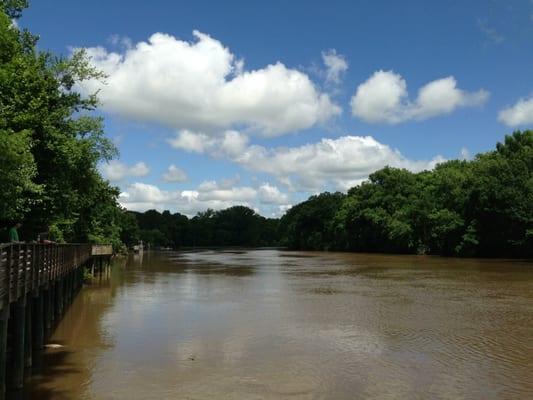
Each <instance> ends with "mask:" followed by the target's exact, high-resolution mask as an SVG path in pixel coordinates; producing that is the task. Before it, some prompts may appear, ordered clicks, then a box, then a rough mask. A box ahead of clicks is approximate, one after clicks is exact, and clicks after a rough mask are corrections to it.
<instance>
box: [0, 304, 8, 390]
mask: <svg viewBox="0 0 533 400" xmlns="http://www.w3.org/2000/svg"><path fill="white" fill-rule="evenodd" d="M8 320H9V304H8V303H7V304H6V303H4V304H3V306H2V310H0V400H4V399H5V396H6V370H7V326H8Z"/></svg>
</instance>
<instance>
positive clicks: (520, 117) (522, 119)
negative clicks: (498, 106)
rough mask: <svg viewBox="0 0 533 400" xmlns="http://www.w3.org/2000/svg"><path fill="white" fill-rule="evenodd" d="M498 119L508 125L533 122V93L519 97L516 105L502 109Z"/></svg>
mask: <svg viewBox="0 0 533 400" xmlns="http://www.w3.org/2000/svg"><path fill="white" fill-rule="evenodd" d="M498 120H499V121H500V122H503V123H504V124H506V125H507V126H518V125H524V124H533V95H532V96H531V97H529V98H528V99H519V100H518V101H517V102H516V103H515V104H514V105H512V106H510V107H507V108H505V109H503V110H501V111H500V113H499V114H498Z"/></svg>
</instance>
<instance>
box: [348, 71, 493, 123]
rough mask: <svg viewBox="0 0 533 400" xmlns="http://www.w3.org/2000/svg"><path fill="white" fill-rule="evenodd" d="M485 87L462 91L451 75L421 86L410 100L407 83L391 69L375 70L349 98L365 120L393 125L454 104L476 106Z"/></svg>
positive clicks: (354, 111)
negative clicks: (473, 90)
mask: <svg viewBox="0 0 533 400" xmlns="http://www.w3.org/2000/svg"><path fill="white" fill-rule="evenodd" d="M488 97H489V93H488V92H487V91H485V90H478V91H476V92H466V91H464V90H461V89H459V88H458V87H457V81H456V80H455V78H454V77H452V76H449V77H447V78H442V79H437V80H434V81H432V82H429V83H427V84H426V85H424V86H422V87H421V88H420V89H419V91H418V96H417V98H416V100H415V101H410V100H409V96H408V92H407V84H406V82H405V80H404V79H403V78H402V77H401V75H399V74H396V73H394V72H393V71H382V70H380V71H376V72H374V74H373V75H372V76H371V77H370V78H368V79H367V80H366V81H365V82H363V83H362V84H360V85H359V86H358V87H357V90H356V92H355V94H354V95H353V97H352V99H351V106H352V114H353V115H354V116H356V117H359V118H361V119H362V120H364V121H366V122H372V123H375V122H385V123H389V124H397V123H400V122H404V121H408V120H424V119H428V118H431V117H435V116H437V115H443V114H448V113H451V112H452V111H454V110H455V109H457V108H458V107H469V106H478V105H481V104H483V103H485V102H486V101H487V99H488Z"/></svg>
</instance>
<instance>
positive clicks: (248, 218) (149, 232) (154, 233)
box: [123, 206, 279, 248]
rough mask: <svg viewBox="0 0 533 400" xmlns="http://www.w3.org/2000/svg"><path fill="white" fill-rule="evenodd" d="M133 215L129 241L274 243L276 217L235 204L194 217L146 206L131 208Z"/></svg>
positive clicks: (198, 244) (173, 244)
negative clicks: (137, 208) (135, 210)
mask: <svg viewBox="0 0 533 400" xmlns="http://www.w3.org/2000/svg"><path fill="white" fill-rule="evenodd" d="M129 214H130V215H131V216H133V217H134V221H132V225H131V227H130V228H131V229H127V230H124V233H126V232H128V235H127V237H123V239H124V241H125V242H126V243H128V244H134V243H136V242H137V241H138V240H142V241H143V242H145V243H147V244H150V245H152V246H155V247H172V248H179V247H204V246H238V247H258V246H276V245H279V240H278V223H279V220H278V219H272V218H265V217H263V216H261V215H259V214H257V213H256V212H255V211H254V210H252V209H250V208H248V207H244V206H235V207H230V208H227V209H225V210H220V211H213V210H207V211H205V212H200V213H198V214H197V215H196V216H194V217H193V218H190V219H189V218H187V217H186V216H185V215H182V214H180V213H175V214H171V213H170V212H169V211H163V212H162V213H160V212H158V211H156V210H148V211H146V212H144V213H138V212H130V213H129Z"/></svg>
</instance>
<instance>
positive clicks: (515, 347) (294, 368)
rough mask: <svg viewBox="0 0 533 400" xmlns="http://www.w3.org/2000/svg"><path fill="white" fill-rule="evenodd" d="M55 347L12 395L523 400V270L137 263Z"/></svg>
mask: <svg viewBox="0 0 533 400" xmlns="http://www.w3.org/2000/svg"><path fill="white" fill-rule="evenodd" d="M123 264H124V263H123ZM51 343H56V344H61V345H62V346H63V347H60V348H48V349H46V351H45V352H44V355H43V356H42V358H39V359H36V360H35V362H34V363H35V364H36V365H35V366H34V374H33V375H32V377H31V378H29V380H28V381H27V382H26V387H25V390H24V391H23V392H21V393H18V394H16V393H11V395H10V398H12V399H38V400H52V399H53V400H63V399H65V400H66V399H68V400H76V399H95V400H96V399H126V400H136V399H154V400H156V399H157V400H161V399H246V400H248V399H484V400H488V399H532V398H533V263H528V262H520V261H501V260H473V259H470V260H468V259H466V260H465V259H447V258H438V257H415V256H387V255H366V254H337V253H313V252H285V251H278V250H250V251H200V252H168V253H146V252H145V253H144V255H143V257H139V256H138V255H137V256H135V257H132V258H130V259H129V260H128V261H127V263H125V265H117V266H115V267H114V269H113V270H112V272H111V275H110V277H108V278H102V280H101V281H100V282H96V283H94V284H92V285H90V286H88V287H86V288H84V289H83V291H82V292H81V293H80V294H79V295H78V297H77V298H76V299H75V301H74V303H73V305H72V306H71V307H70V309H69V310H68V312H67V314H66V315H65V317H64V319H63V320H62V321H61V323H60V324H59V326H58V327H57V329H56V331H55V333H54V335H53V337H52V338H51Z"/></svg>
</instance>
